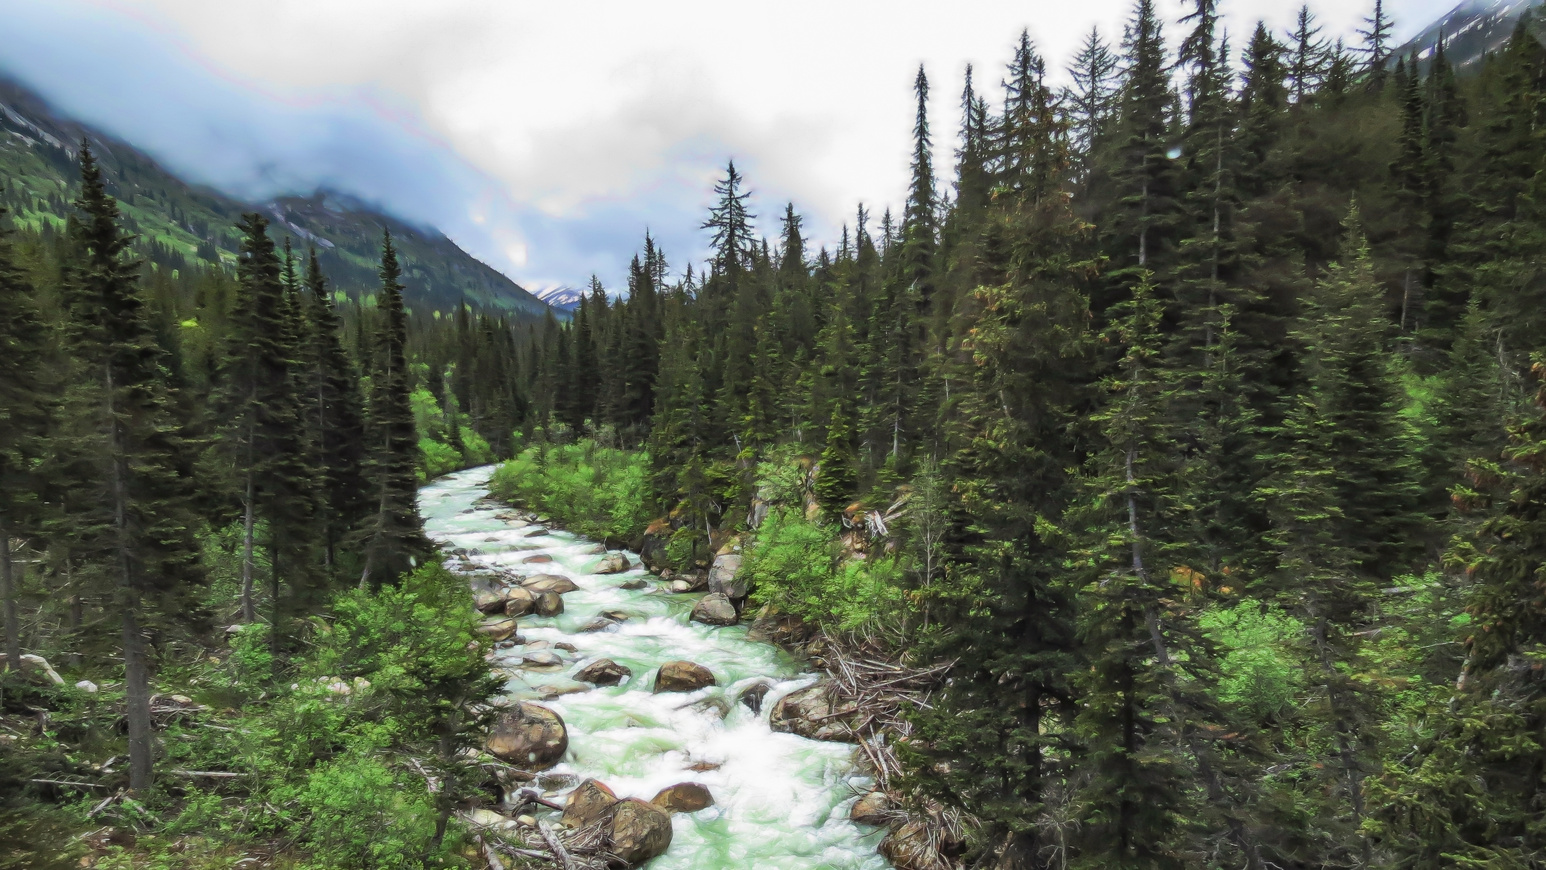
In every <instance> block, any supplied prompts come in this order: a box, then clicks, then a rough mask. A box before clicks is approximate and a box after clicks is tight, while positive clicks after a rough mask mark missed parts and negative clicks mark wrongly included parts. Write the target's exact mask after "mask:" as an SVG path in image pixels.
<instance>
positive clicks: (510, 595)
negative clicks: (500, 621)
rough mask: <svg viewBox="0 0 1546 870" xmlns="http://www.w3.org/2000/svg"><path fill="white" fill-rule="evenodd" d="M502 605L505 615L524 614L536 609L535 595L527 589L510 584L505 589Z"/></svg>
mask: <svg viewBox="0 0 1546 870" xmlns="http://www.w3.org/2000/svg"><path fill="white" fill-rule="evenodd" d="M504 605H505V615H506V616H525V615H526V614H528V613H531V612H532V611H533V610H536V609H537V596H535V595H533V594H532V593H531V590H529V589H523V588H521V587H520V586H512V587H510V588H509V589H506V590H505V598H504Z"/></svg>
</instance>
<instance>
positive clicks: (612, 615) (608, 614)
mask: <svg viewBox="0 0 1546 870" xmlns="http://www.w3.org/2000/svg"><path fill="white" fill-rule="evenodd" d="M637 615H638V614H635V613H629V612H628V611H626V610H603V611H601V616H602V618H603V619H610V620H612V621H613V622H627V621H628V620H630V619H633V618H634V617H635V616H637Z"/></svg>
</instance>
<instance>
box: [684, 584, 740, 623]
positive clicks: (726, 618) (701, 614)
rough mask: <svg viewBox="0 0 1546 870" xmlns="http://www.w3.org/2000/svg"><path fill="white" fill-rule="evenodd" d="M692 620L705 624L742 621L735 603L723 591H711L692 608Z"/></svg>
mask: <svg viewBox="0 0 1546 870" xmlns="http://www.w3.org/2000/svg"><path fill="white" fill-rule="evenodd" d="M692 621H693V622H701V623H703V624H704V625H735V624H736V623H737V622H739V621H740V617H739V616H738V615H736V612H735V605H734V604H731V603H730V599H729V598H727V597H725V595H724V594H723V593H720V592H711V593H709V594H708V595H705V596H703V598H702V599H700V600H699V601H698V603H697V604H695V605H693V608H692Z"/></svg>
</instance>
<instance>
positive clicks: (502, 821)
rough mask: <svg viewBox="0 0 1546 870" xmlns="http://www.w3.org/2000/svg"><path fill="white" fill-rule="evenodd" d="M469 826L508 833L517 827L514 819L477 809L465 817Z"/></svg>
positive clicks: (491, 811)
mask: <svg viewBox="0 0 1546 870" xmlns="http://www.w3.org/2000/svg"><path fill="white" fill-rule="evenodd" d="M463 818H465V819H466V820H467V824H469V825H472V826H473V827H474V828H490V829H492V830H496V831H507V830H510V829H512V828H514V827H516V821H515V820H514V819H510V818H506V817H504V816H502V815H500V814H499V813H496V812H494V811H493V810H484V809H477V810H473V811H471V812H469V813H467V815H465V816H463Z"/></svg>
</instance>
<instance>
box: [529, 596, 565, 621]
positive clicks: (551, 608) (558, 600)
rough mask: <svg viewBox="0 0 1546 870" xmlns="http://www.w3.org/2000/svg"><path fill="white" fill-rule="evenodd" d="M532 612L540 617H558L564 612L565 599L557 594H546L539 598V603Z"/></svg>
mask: <svg viewBox="0 0 1546 870" xmlns="http://www.w3.org/2000/svg"><path fill="white" fill-rule="evenodd" d="M532 610H533V611H535V612H536V614H537V615H538V616H557V615H559V614H560V613H563V612H564V598H563V596H562V595H559V594H558V593H557V592H544V593H542V594H541V595H538V596H537V603H536V605H535V606H534V607H533V608H532Z"/></svg>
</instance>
